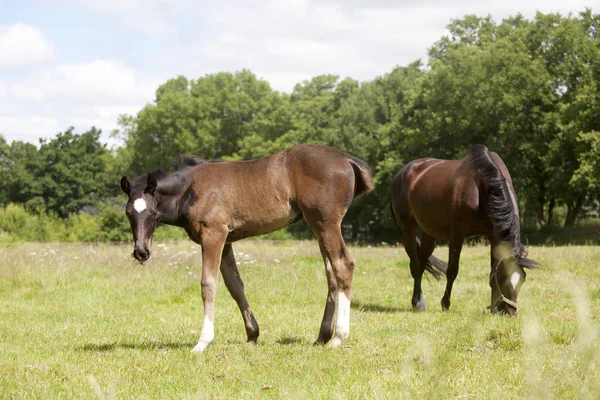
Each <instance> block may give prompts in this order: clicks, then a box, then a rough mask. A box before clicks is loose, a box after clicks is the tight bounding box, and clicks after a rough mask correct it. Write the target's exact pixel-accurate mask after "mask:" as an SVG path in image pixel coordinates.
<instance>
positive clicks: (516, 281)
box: [510, 272, 521, 289]
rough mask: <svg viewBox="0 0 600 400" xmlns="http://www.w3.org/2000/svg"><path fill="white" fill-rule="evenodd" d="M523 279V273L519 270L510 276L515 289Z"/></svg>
mask: <svg viewBox="0 0 600 400" xmlns="http://www.w3.org/2000/svg"><path fill="white" fill-rule="evenodd" d="M520 280H521V275H519V273H518V272H514V273H513V274H512V275H511V277H510V283H511V284H512V285H513V289H516V288H517V285H518V284H519V281H520Z"/></svg>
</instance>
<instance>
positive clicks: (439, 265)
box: [390, 201, 448, 281]
mask: <svg viewBox="0 0 600 400" xmlns="http://www.w3.org/2000/svg"><path fill="white" fill-rule="evenodd" d="M390 210H391V211H392V217H393V218H394V222H396V226H397V227H398V228H400V226H399V225H398V220H397V219H396V213H394V206H392V203H391V201H390ZM415 240H416V241H417V252H418V251H419V249H420V248H421V239H419V238H418V237H417V236H415ZM423 267H424V268H425V271H427V272H429V273H430V274H431V275H432V276H433V277H434V278H435V279H437V280H438V281H439V280H440V279H441V278H442V275H444V276H445V275H446V271H447V270H448V264H447V263H445V262H444V261H442V260H440V259H439V258H437V257H436V256H434V255H433V254H432V255H430V256H429V258H428V259H427V262H426V263H425V265H424V266H423Z"/></svg>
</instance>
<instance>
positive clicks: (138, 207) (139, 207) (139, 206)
mask: <svg viewBox="0 0 600 400" xmlns="http://www.w3.org/2000/svg"><path fill="white" fill-rule="evenodd" d="M146 207H148V205H147V204H146V200H144V199H142V198H139V199H137V200H136V201H134V202H133V209H134V210H135V211H137V212H139V213H141V212H142V211H144V210H145V209H146Z"/></svg>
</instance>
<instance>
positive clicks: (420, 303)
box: [413, 300, 427, 312]
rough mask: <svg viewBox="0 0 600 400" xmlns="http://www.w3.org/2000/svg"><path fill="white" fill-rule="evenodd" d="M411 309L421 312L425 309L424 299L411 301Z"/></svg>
mask: <svg viewBox="0 0 600 400" xmlns="http://www.w3.org/2000/svg"><path fill="white" fill-rule="evenodd" d="M413 310H415V311H419V312H423V311H426V310H427V306H426V305H425V300H420V301H418V302H417V303H413Z"/></svg>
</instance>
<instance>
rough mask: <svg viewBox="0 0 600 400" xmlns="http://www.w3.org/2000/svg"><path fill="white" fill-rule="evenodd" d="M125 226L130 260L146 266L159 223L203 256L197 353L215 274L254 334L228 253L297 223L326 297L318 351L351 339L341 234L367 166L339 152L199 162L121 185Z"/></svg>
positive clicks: (365, 187) (206, 327)
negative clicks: (319, 261) (316, 257)
mask: <svg viewBox="0 0 600 400" xmlns="http://www.w3.org/2000/svg"><path fill="white" fill-rule="evenodd" d="M121 188H122V189H123V191H124V192H125V193H127V195H128V202H127V206H126V213H127V217H128V218H129V222H130V224H131V230H132V232H133V238H134V242H135V244H134V251H133V256H134V257H135V258H136V259H137V260H138V261H140V262H144V261H146V260H147V259H148V258H149V257H150V245H151V241H152V234H153V233H154V228H155V226H156V223H157V221H158V222H162V223H165V224H169V225H175V226H180V227H182V228H184V229H185V230H186V232H187V234H188V235H189V237H190V238H191V239H192V240H193V241H194V242H196V243H198V244H200V245H201V246H202V300H203V301H204V323H203V326H202V332H201V334H200V339H199V341H198V344H197V345H196V347H194V349H193V350H192V351H203V350H204V349H205V348H206V346H208V344H209V343H210V342H211V341H212V340H213V339H214V301H215V295H216V291H217V279H218V273H219V268H220V270H221V274H222V275H223V280H224V281H225V286H226V287H227V289H228V290H229V292H230V293H231V296H232V297H233V298H234V299H235V301H236V302H237V304H238V306H239V308H240V311H241V313H242V317H243V318H244V324H245V326H246V333H247V335H248V342H251V343H255V342H256V340H257V338H258V334H259V330H258V324H257V323H256V320H255V319H254V315H253V314H252V311H251V310H250V306H249V305H248V301H247V300H246V295H245V294H244V284H243V282H242V280H241V278H240V274H239V272H238V269H237V266H236V261H235V258H234V252H233V249H232V245H231V244H232V243H233V242H235V241H237V240H240V239H244V238H247V237H250V236H256V235H262V234H264V233H267V232H272V231H274V230H277V229H280V228H283V227H285V226H287V225H289V224H291V223H292V222H296V221H298V220H300V219H304V220H305V221H306V222H307V223H308V225H309V226H310V228H311V229H312V230H313V232H314V234H315V236H316V237H317V240H318V242H319V248H320V249H321V254H322V256H323V261H324V263H325V273H326V275H327V286H328V289H329V291H328V294H327V301H326V305H325V312H324V315H323V322H322V323H321V329H320V331H319V336H318V338H317V341H316V343H318V344H325V343H327V342H328V341H329V340H330V339H331V338H332V336H333V334H334V314H335V315H336V320H335V337H334V338H333V340H332V342H331V344H332V345H333V346H337V345H339V344H340V343H341V342H342V341H343V340H345V339H346V338H347V337H348V334H349V331H350V297H351V288H352V275H353V272H354V268H355V264H354V261H353V260H352V257H351V256H350V252H349V251H348V248H347V247H346V244H345V243H344V239H343V238H342V233H341V222H342V218H343V217H344V215H345V214H346V211H347V210H348V207H349V206H350V204H351V203H352V199H353V198H354V197H355V196H357V195H359V194H361V193H368V192H370V191H371V190H373V177H372V175H371V172H370V171H369V168H368V167H367V165H366V164H365V163H364V162H362V161H361V160H359V159H357V158H354V157H352V156H350V155H348V154H346V153H343V152H341V151H339V150H336V149H333V148H330V147H325V146H317V145H298V146H295V147H292V148H290V149H287V150H284V151H281V152H279V153H276V154H273V155H271V156H268V157H264V158H261V159H257V160H250V161H237V162H201V163H199V164H198V165H192V166H187V167H185V168H182V169H179V170H177V171H176V172H174V173H170V174H167V173H165V172H162V171H154V172H152V173H149V174H147V175H142V176H140V177H137V178H135V179H134V180H133V181H131V182H129V181H128V180H127V178H126V177H123V178H122V179H121Z"/></svg>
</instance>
